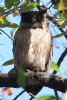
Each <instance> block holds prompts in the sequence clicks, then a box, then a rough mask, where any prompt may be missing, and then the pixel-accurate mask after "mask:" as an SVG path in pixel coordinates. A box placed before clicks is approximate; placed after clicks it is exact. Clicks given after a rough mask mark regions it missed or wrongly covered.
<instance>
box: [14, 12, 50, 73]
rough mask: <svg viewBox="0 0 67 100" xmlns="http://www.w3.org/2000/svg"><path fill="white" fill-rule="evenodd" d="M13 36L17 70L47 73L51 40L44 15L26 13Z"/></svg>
mask: <svg viewBox="0 0 67 100" xmlns="http://www.w3.org/2000/svg"><path fill="white" fill-rule="evenodd" d="M21 16H22V17H21V23H20V27H19V29H18V30H17V32H16V34H15V42H14V48H13V51H14V65H15V66H16V69H17V70H18V69H19V68H20V67H23V68H24V69H25V70H26V69H29V70H33V71H34V70H36V69H37V70H39V71H48V70H49V68H50V64H51V61H52V38H51V33H50V31H49V29H48V27H47V23H46V14H42V13H41V12H39V11H37V12H34V11H32V12H26V13H23V14H22V15H21Z"/></svg>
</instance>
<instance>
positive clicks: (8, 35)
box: [0, 29, 14, 41]
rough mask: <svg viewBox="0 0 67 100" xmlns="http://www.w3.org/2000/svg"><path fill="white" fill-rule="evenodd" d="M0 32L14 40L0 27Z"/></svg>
mask: <svg viewBox="0 0 67 100" xmlns="http://www.w3.org/2000/svg"><path fill="white" fill-rule="evenodd" d="M0 31H1V32H3V33H4V34H5V35H6V36H7V37H8V38H10V39H11V40H12V41H14V40H13V39H12V38H11V37H10V36H9V35H8V34H7V33H6V32H4V31H3V30H2V29H0Z"/></svg>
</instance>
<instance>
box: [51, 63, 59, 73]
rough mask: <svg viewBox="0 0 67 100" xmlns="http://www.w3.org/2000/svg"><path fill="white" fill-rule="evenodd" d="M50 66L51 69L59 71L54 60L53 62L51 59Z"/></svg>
mask: <svg viewBox="0 0 67 100" xmlns="http://www.w3.org/2000/svg"><path fill="white" fill-rule="evenodd" d="M51 68H52V69H53V70H55V71H57V72H59V68H58V66H57V64H55V62H53V61H52V63H51Z"/></svg>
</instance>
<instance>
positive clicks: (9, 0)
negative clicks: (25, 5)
mask: <svg viewBox="0 0 67 100" xmlns="http://www.w3.org/2000/svg"><path fill="white" fill-rule="evenodd" d="M19 3H20V0H5V6H6V8H8V9H9V8H11V7H12V6H17V5H18V4H19Z"/></svg>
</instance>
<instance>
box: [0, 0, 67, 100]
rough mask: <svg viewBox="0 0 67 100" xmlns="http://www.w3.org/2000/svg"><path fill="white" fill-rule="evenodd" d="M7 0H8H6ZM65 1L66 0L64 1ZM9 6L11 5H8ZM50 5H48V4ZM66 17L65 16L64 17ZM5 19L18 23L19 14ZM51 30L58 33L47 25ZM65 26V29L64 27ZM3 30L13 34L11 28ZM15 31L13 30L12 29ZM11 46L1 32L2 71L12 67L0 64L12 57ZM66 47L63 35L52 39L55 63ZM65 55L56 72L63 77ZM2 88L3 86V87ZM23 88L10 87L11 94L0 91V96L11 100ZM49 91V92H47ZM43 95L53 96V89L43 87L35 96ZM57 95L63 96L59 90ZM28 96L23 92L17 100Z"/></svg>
mask: <svg viewBox="0 0 67 100" xmlns="http://www.w3.org/2000/svg"><path fill="white" fill-rule="evenodd" d="M8 1H9V0H8ZM47 2H49V0H47V1H44V0H43V3H47ZM2 3H3V0H0V4H2ZM66 3H67V2H66ZM10 6H11V5H10ZM49 6H50V5H49ZM55 7H56V8H57V9H58V10H59V9H64V8H58V7H59V6H58V7H57V6H55ZM7 8H9V6H8V5H7ZM51 11H52V13H53V14H54V13H55V10H53V9H52V8H51ZM48 12H49V13H51V12H50V11H48ZM59 16H61V17H62V19H63V20H67V19H65V17H64V15H63V16H62V15H61V14H60V15H59ZM66 18H67V17H66ZM7 19H8V20H9V21H10V22H14V23H16V24H18V25H19V23H20V16H15V17H13V15H9V16H7ZM49 28H50V30H51V32H52V35H57V34H58V33H60V31H59V30H58V28H57V27H53V24H52V26H50V27H49ZM66 28H67V27H66ZM66 28H65V29H66ZM3 30H4V31H5V32H6V33H7V34H8V35H10V36H11V35H13V34H12V33H11V30H12V29H10V28H3ZM13 31H14V32H15V30H13ZM12 46H13V42H12V40H10V39H9V38H8V37H7V36H6V35H5V34H3V33H2V35H0V65H1V66H0V71H1V72H4V73H7V72H9V70H10V69H12V68H13V65H10V66H5V67H4V66H2V64H3V63H4V62H6V61H8V60H9V59H13V53H12V48H13V47H12ZM66 48H67V40H66V39H65V37H64V36H62V37H59V38H55V39H54V46H53V61H54V62H55V63H57V61H58V59H59V57H60V55H61V54H62V53H63V51H64V50H65V49H66ZM66 66H67V56H66V57H65V58H64V61H63V62H62V64H61V67H60V72H58V73H57V74H58V75H62V76H64V77H66V75H67V67H66ZM50 72H53V70H52V69H51V70H50ZM3 88H4V87H3ZM3 88H0V90H2V89H3ZM22 90H23V89H22V88H18V89H14V88H11V91H12V95H10V96H8V94H7V93H6V92H5V93H2V94H1V93H0V98H2V99H3V100H8V99H9V100H12V99H13V98H14V97H15V96H16V95H18V93H20V92H21V91H22ZM48 91H49V92H48ZM44 95H52V96H54V95H55V94H54V91H53V89H49V88H47V87H43V89H42V90H41V91H40V93H39V94H38V95H37V96H44ZM59 95H60V96H62V97H63V98H64V96H63V94H62V93H61V92H59ZM29 98H30V96H29V95H28V94H27V93H26V92H25V93H24V94H23V95H21V96H20V97H19V98H18V100H28V99H29Z"/></svg>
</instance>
